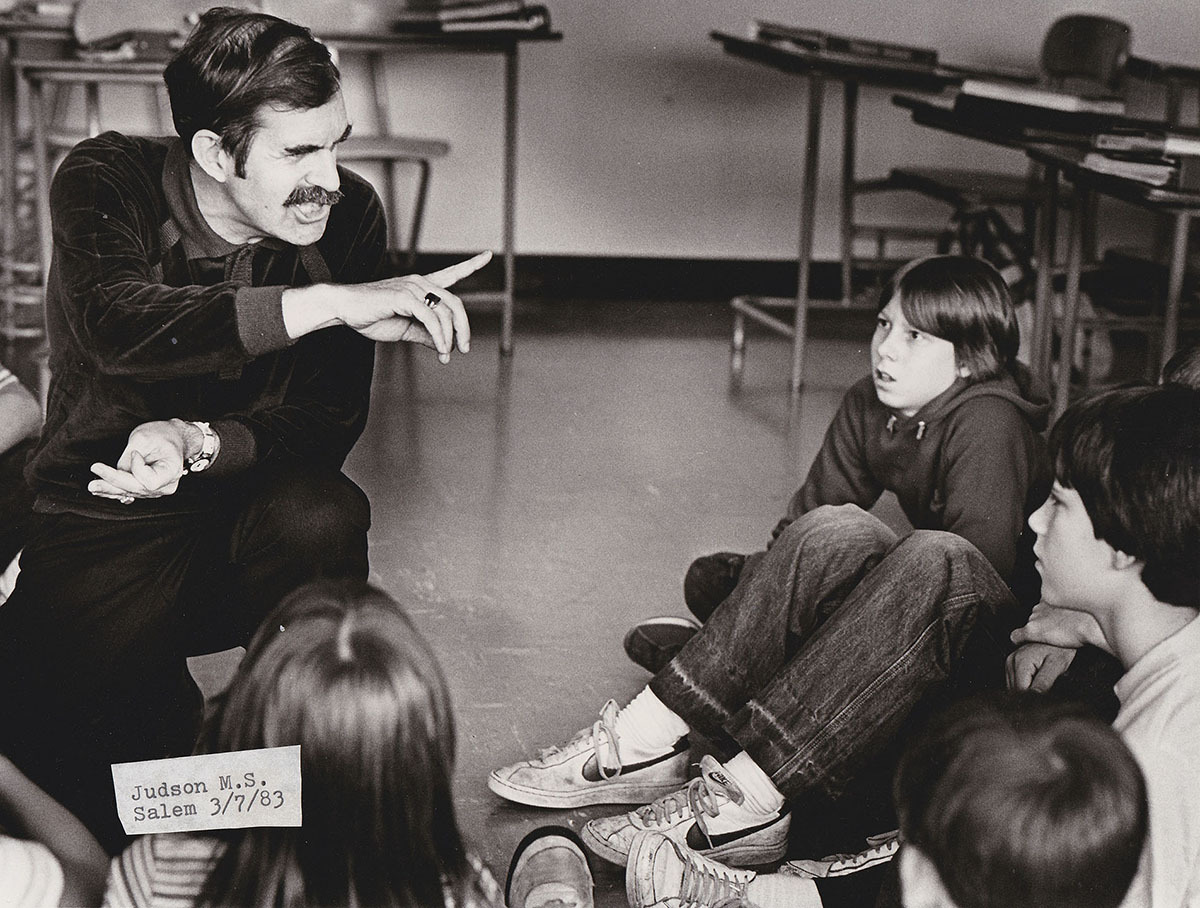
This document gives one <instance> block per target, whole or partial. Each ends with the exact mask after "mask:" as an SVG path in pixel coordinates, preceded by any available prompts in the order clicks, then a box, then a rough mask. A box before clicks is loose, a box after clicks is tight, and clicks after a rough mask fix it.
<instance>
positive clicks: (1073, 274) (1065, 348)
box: [1054, 186, 1088, 419]
mask: <svg viewBox="0 0 1200 908" xmlns="http://www.w3.org/2000/svg"><path fill="white" fill-rule="evenodd" d="M1087 195H1088V194H1087V192H1086V191H1083V190H1081V189H1080V188H1079V187H1078V186H1076V187H1075V192H1074V193H1073V195H1072V198H1071V217H1070V222H1069V225H1068V228H1067V287H1066V292H1065V293H1064V295H1063V317H1062V326H1061V329H1060V333H1061V342H1060V344H1059V348H1058V351H1059V352H1058V381H1056V382H1055V383H1054V418H1055V419H1057V418H1058V417H1059V416H1061V415H1062V412H1063V410H1065V409H1066V408H1067V402H1068V401H1069V400H1070V395H1071V364H1072V362H1074V360H1075V326H1076V324H1077V323H1078V320H1079V276H1080V274H1081V273H1082V271H1083V232H1084V228H1085V225H1084V223H1083V218H1084V212H1085V210H1086V208H1087Z"/></svg>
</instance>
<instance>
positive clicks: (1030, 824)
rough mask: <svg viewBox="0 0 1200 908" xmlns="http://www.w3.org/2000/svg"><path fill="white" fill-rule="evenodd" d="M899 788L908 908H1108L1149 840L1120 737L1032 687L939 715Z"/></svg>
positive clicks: (910, 754) (903, 769)
mask: <svg viewBox="0 0 1200 908" xmlns="http://www.w3.org/2000/svg"><path fill="white" fill-rule="evenodd" d="M894 791H895V801H896V811H897V816H898V817H899V820H900V835H901V838H902V840H903V843H904V844H903V846H902V850H901V854H900V858H899V860H900V862H901V864H900V870H901V880H902V883H903V885H904V904H905V905H906V906H910V908H915V906H918V905H921V906H933V905H937V906H951V905H952V906H957V908H1114V906H1116V905H1118V904H1120V902H1121V900H1122V899H1123V898H1124V896H1125V893H1126V891H1127V890H1128V888H1129V884H1130V883H1131V881H1132V880H1133V877H1134V874H1135V873H1136V871H1137V867H1138V859H1139V856H1140V855H1141V851H1142V846H1143V843H1144V841H1145V838H1146V828H1147V823H1148V808H1147V801H1146V790H1145V783H1144V782H1143V779H1142V774H1141V772H1140V770H1139V769H1138V765H1137V763H1136V762H1135V760H1134V758H1133V756H1132V755H1131V754H1130V752H1129V750H1128V748H1127V747H1126V746H1125V744H1124V743H1123V742H1122V740H1121V738H1120V736H1119V735H1118V734H1117V733H1116V732H1115V731H1113V729H1112V728H1111V727H1109V726H1108V725H1105V724H1104V723H1102V722H1100V721H1099V720H1098V719H1096V718H1094V717H1093V716H1091V715H1089V714H1085V713H1083V712H1082V711H1081V710H1080V708H1078V707H1074V706H1069V705H1067V704H1064V703H1062V702H1060V701H1051V700H1047V699H1046V698H1045V697H1044V696H1042V695H1038V694H1033V693H1024V694H1018V693H1006V694H1003V695H994V696H991V697H984V698H972V699H969V700H966V701H962V702H959V703H958V704H956V705H954V706H953V707H951V708H950V709H949V710H948V711H946V712H945V713H942V714H939V715H937V716H935V717H934V719H933V720H932V721H931V722H930V723H929V724H928V725H927V726H926V728H925V729H924V731H923V733H922V734H919V735H916V736H914V738H913V743H912V744H911V745H910V746H909V748H908V750H907V752H906V753H905V755H904V757H903V759H902V760H901V762H900V767H899V770H898V772H897V775H896V782H895V789H894Z"/></svg>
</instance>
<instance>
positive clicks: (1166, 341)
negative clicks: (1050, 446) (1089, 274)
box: [1027, 144, 1200, 416]
mask: <svg viewBox="0 0 1200 908" xmlns="http://www.w3.org/2000/svg"><path fill="white" fill-rule="evenodd" d="M1027 151H1028V154H1029V157H1030V158H1031V159H1032V160H1034V161H1036V162H1037V163H1039V164H1042V165H1043V166H1045V167H1046V169H1047V172H1048V173H1051V172H1053V173H1055V174H1057V173H1061V174H1062V175H1063V176H1064V177H1065V178H1066V179H1067V180H1069V181H1070V182H1071V183H1073V184H1074V185H1075V187H1076V188H1077V189H1088V190H1093V191H1095V192H1098V193H1101V194H1102V195H1106V196H1109V197H1111V198H1115V199H1120V200H1121V201H1123V202H1128V203H1130V204H1133V205H1138V206H1140V207H1142V208H1149V209H1152V210H1154V211H1159V212H1162V213H1164V214H1168V215H1170V216H1171V219H1172V222H1173V229H1172V240H1171V258H1170V266H1169V271H1168V279H1167V299H1166V307H1165V309H1164V313H1163V325H1162V345H1161V355H1160V360H1159V365H1160V367H1161V366H1162V365H1164V364H1166V362H1167V360H1168V359H1170V358H1171V355H1172V354H1173V353H1174V352H1175V345H1176V340H1177V337H1178V334H1179V321H1180V307H1181V305H1182V300H1183V276H1184V270H1185V268H1186V266H1187V241H1188V229H1189V228H1190V226H1191V222H1192V218H1193V217H1194V216H1195V215H1196V214H1198V213H1200V190H1181V189H1167V188H1165V187H1160V186H1152V185H1150V184H1149V183H1143V182H1141V181H1140V180H1132V179H1129V178H1127V177H1120V176H1113V175H1111V174H1105V173H1100V172H1098V171H1095V170H1090V169H1088V168H1086V167H1083V166H1082V163H1081V162H1082V160H1083V152H1081V151H1079V150H1076V149H1070V148H1062V147H1059V146H1056V145H1038V144H1034V145H1030V146H1029V148H1028V149H1027ZM1081 199H1082V193H1080V192H1076V193H1075V202H1074V204H1073V205H1072V206H1071V208H1070V212H1071V225H1070V229H1069V230H1068V232H1067V234H1068V236H1069V237H1070V240H1069V248H1068V250H1067V286H1066V290H1065V293H1064V297H1063V318H1062V348H1061V351H1060V353H1059V362H1060V363H1070V362H1071V361H1072V358H1073V356H1074V352H1075V351H1074V345H1075V326H1076V323H1077V320H1078V317H1079V278H1080V273H1081V270H1082V259H1083V255H1082V248H1081V241H1080V237H1081V236H1082V233H1083V230H1084V228H1085V226H1086V225H1085V224H1084V223H1083V220H1084V218H1085V210H1084V206H1083V204H1082V202H1081V201H1080V200H1081ZM1046 320H1047V321H1052V320H1053V319H1052V316H1047V318H1046ZM1061 371H1062V367H1061V366H1060V373H1061ZM1061 378H1063V376H1062V375H1061V374H1060V381H1059V382H1058V383H1057V384H1056V385H1055V388H1054V413H1055V415H1056V416H1057V415H1058V414H1060V413H1062V411H1063V410H1065V409H1066V406H1067V395H1068V392H1069V391H1070V386H1071V383H1070V381H1069V378H1068V380H1066V381H1063V380H1061Z"/></svg>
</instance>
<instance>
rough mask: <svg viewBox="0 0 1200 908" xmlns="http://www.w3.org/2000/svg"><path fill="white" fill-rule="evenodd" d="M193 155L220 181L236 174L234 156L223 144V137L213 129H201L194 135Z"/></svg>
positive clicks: (203, 168)
mask: <svg viewBox="0 0 1200 908" xmlns="http://www.w3.org/2000/svg"><path fill="white" fill-rule="evenodd" d="M192 157H194V158H195V159H196V163H197V164H199V165H200V168H201V169H202V170H203V171H204V172H205V173H206V174H208V175H209V176H210V177H212V178H213V179H214V180H216V181H217V182H218V183H224V182H226V181H227V180H228V179H229V178H230V177H231V176H233V175H234V168H233V156H232V155H231V154H229V152H227V151H226V150H225V148H224V146H223V145H222V144H221V137H220V136H219V135H217V134H216V133H215V132H213V131H212V130H211V129H199V130H197V131H196V134H195V135H194V136H192Z"/></svg>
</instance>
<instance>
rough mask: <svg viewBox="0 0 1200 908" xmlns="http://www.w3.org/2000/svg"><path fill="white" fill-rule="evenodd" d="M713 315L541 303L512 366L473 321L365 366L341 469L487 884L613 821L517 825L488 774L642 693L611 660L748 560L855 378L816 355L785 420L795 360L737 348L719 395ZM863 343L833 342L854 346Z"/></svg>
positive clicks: (723, 342)
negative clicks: (727, 552) (448, 737)
mask: <svg viewBox="0 0 1200 908" xmlns="http://www.w3.org/2000/svg"><path fill="white" fill-rule="evenodd" d="M729 318H730V316H729V310H728V307H727V306H725V305H717V304H678V305H666V306H664V304H661V303H657V304H650V305H644V306H639V305H637V304H608V305H606V304H580V305H578V306H569V307H567V306H563V305H561V304H560V305H558V306H555V305H554V304H546V307H545V308H542V309H541V310H535V311H529V312H524V313H518V321H517V335H516V337H517V339H516V351H515V356H513V357H512V358H511V359H509V360H501V359H500V358H499V356H498V354H497V349H496V336H495V334H494V333H493V332H492V331H490V330H489V328H490V325H489V324H488V323H487V321H486V320H480V321H479V323H478V327H477V330H480V331H481V336H479V337H477V338H476V340H475V342H474V344H473V351H472V353H471V354H470V355H469V356H465V357H456V358H455V359H454V361H453V362H452V363H451V364H450V365H449V366H441V365H439V364H438V363H437V361H436V359H435V358H434V357H433V356H432V355H429V353H428V351H424V350H411V349H406V348H400V347H394V348H388V349H382V348H381V351H380V358H379V363H378V366H377V371H376V377H375V388H374V400H373V403H372V410H371V419H370V422H369V424H368V427H367V430H366V434H365V435H364V437H363V439H362V441H361V442H360V444H359V445H358V447H357V448H356V449H355V451H354V453H353V454H352V456H351V458H350V461H349V463H348V472H349V474H350V475H351V476H352V477H353V478H354V479H355V480H356V481H358V482H359V483H360V484H361V485H362V486H363V488H364V489H365V490H366V491H367V493H368V494H369V496H370V498H371V501H372V503H373V511H374V524H373V526H372V530H371V537H370V538H371V563H372V569H373V573H374V575H375V579H376V580H377V582H378V583H379V584H381V585H382V586H383V587H384V588H385V589H387V590H388V591H389V592H391V593H393V594H394V595H395V596H397V597H398V598H399V599H400V600H401V601H402V602H403V603H405V604H406V605H407V606H408V607H409V608H410V609H411V610H412V612H413V614H414V615H415V616H416V619H417V621H418V623H419V625H420V627H421V628H422V630H423V631H424V632H425V633H426V634H427V635H428V637H429V638H430V640H431V641H432V643H433V645H434V647H435V649H436V650H437V652H438V653H439V654H440V656H441V659H442V664H443V666H444V667H445V670H446V673H447V675H448V678H449V683H450V685H451V688H452V691H453V696H454V702H455V706H456V709H457V717H458V736H459V748H460V749H459V766H458V778H457V803H458V811H459V822H460V824H461V826H462V829H463V832H464V834H465V835H466V836H467V838H468V839H469V841H470V843H471V845H472V846H473V847H474V848H475V849H476V850H477V851H478V853H479V854H480V855H481V856H482V857H483V858H484V859H485V860H486V861H487V862H488V864H489V865H490V866H491V867H492V868H493V870H494V872H495V873H496V875H497V877H498V878H499V879H500V880H501V882H503V875H504V873H505V871H506V868H507V865H508V861H509V856H510V854H511V852H512V849H513V847H514V846H515V845H516V843H517V842H518V841H519V840H520V839H521V837H522V836H523V835H524V834H525V833H526V832H527V831H528V830H529V829H531V828H533V827H535V826H537V825H540V824H545V823H565V824H568V825H570V826H571V827H573V828H574V829H576V830H578V829H579V827H580V826H582V825H583V823H585V822H586V821H587V820H588V819H590V818H591V817H594V816H605V815H608V814H611V813H616V812H619V811H620V809H621V808H619V807H594V808H588V809H583V810H573V811H550V810H542V809H537V808H526V807H520V806H517V805H513V804H510V803H507V802H505V801H503V800H501V799H500V798H498V797H496V796H494V795H493V794H492V793H491V792H490V791H489V790H488V789H487V786H486V778H487V773H488V772H489V771H490V770H491V769H493V768H495V767H497V766H500V765H503V764H506V763H510V762H513V761H515V760H519V759H522V758H525V757H528V756H532V755H534V753H535V752H536V750H537V749H538V748H539V747H544V746H547V745H551V744H556V743H560V742H562V741H564V740H566V739H567V738H568V737H570V736H571V735H573V734H574V733H575V732H576V731H577V730H578V729H580V728H582V727H584V726H589V725H590V724H591V723H592V722H593V721H595V719H596V717H597V714H598V712H599V710H600V707H601V706H602V705H603V704H604V702H605V700H607V699H608V698H610V697H611V698H615V699H617V700H618V701H620V702H623V701H624V700H625V699H627V698H628V697H630V696H631V695H632V694H634V693H635V692H636V691H637V690H638V689H639V688H640V687H641V686H642V685H643V684H644V683H645V682H646V681H647V680H648V675H647V674H646V673H645V672H643V671H642V670H641V669H639V668H637V667H636V666H634V665H632V664H631V663H629V662H628V661H627V660H626V659H625V657H624V655H623V653H622V650H621V639H622V636H623V635H624V633H625V631H626V630H627V628H628V627H629V626H630V624H631V623H632V622H634V621H636V620H637V619H639V618H641V617H644V616H648V615H652V614H658V613H682V612H683V611H684V606H683V602H682V594H681V579H682V576H683V572H684V570H685V568H686V567H687V564H688V562H689V561H690V560H691V559H692V558H693V557H695V556H697V555H699V554H703V553H706V552H710V551H716V550H719V549H723V548H730V549H733V550H739V551H751V550H753V549H754V548H757V547H761V545H762V544H763V543H764V542H765V539H766V537H767V535H768V533H769V530H770V528H771V527H772V526H773V525H774V523H775V521H776V519H777V518H778V516H779V514H780V513H781V512H782V509H783V508H784V506H785V504H786V501H787V498H788V497H789V495H790V494H791V492H792V491H793V489H794V488H795V486H796V485H797V484H798V482H799V480H800V478H801V477H802V476H803V474H804V472H805V470H806V469H807V465H808V463H809V461H810V460H811V459H812V457H813V456H814V454H815V452H816V449H817V446H818V445H819V443H820V440H821V437H822V435H823V433H824V430H825V426H826V424H827V423H828V421H829V420H830V418H831V417H832V415H833V412H834V409H835V407H836V406H837V403H838V401H839V400H840V398H841V396H842V393H843V392H844V390H845V388H846V387H847V386H848V385H849V384H850V383H851V382H852V381H854V380H855V379H857V378H858V377H859V376H860V375H862V374H863V373H864V371H865V369H866V356H867V353H866V349H865V346H864V343H863V342H862V341H861V340H836V339H825V340H818V341H816V342H814V343H813V344H812V345H811V348H810V349H811V360H810V361H809V366H808V375H809V377H810V382H809V384H808V386H807V387H806V389H805V392H804V394H803V396H802V397H801V399H800V401H799V403H798V405H797V406H796V407H794V408H793V407H791V406H789V401H788V393H787V390H786V383H787V374H788V355H789V352H790V346H789V345H788V344H787V343H786V342H784V341H783V340H781V339H776V338H767V337H761V338H760V337H752V338H751V346H750V347H749V356H748V365H747V370H746V374H745V378H744V382H743V385H742V387H741V389H740V390H732V389H731V387H730V384H729V378H728V331H729ZM859 321H862V319H861V316H860V317H859ZM870 324H871V323H870V320H869V318H868V320H867V321H866V322H865V323H864V325H863V326H858V325H857V324H856V325H855V330H853V331H851V332H848V333H853V334H856V335H857V336H858V337H860V338H863V339H865V338H866V337H867V336H868V335H867V332H868V331H869V330H870V327H869V326H870ZM842 327H844V326H839V325H836V324H834V325H831V326H829V329H830V333H833V334H835V335H836V334H837V333H839V330H840V329H841V328H842ZM696 759H699V756H698V755H697V756H696ZM625 809H629V808H625ZM593 872H594V874H595V877H596V884H597V904H598V905H600V906H604V908H608V906H614V908H615V906H620V905H624V904H625V897H624V888H623V886H624V873H623V871H622V870H619V869H618V868H616V867H614V866H612V865H606V864H604V863H603V862H601V861H598V860H596V861H593Z"/></svg>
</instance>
